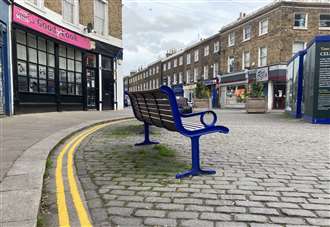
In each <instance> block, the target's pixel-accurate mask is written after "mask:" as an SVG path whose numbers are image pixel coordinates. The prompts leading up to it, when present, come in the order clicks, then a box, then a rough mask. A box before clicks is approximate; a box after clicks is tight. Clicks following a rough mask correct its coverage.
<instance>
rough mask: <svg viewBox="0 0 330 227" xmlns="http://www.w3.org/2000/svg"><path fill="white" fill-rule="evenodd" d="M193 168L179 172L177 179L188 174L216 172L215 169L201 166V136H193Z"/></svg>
mask: <svg viewBox="0 0 330 227" xmlns="http://www.w3.org/2000/svg"><path fill="white" fill-rule="evenodd" d="M191 161H192V168H191V170H188V171H185V172H183V173H178V174H177V175H176V179H180V178H183V177H187V176H197V175H205V174H215V173H216V172H215V171H214V170H204V169H201V167H200V159H199V136H195V137H191Z"/></svg>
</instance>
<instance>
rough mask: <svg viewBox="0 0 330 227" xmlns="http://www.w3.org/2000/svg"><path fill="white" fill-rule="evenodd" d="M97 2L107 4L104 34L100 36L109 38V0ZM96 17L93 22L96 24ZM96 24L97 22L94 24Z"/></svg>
mask: <svg viewBox="0 0 330 227" xmlns="http://www.w3.org/2000/svg"><path fill="white" fill-rule="evenodd" d="M96 1H101V2H103V3H104V4H105V9H104V16H105V18H104V27H103V33H104V34H100V35H104V36H107V35H109V5H108V0H96ZM96 1H95V0H94V1H93V3H94V4H93V7H94V12H95V11H96V9H95V8H96V7H95V2H96ZM94 19H95V17H93V22H94ZM94 23H95V22H94Z"/></svg>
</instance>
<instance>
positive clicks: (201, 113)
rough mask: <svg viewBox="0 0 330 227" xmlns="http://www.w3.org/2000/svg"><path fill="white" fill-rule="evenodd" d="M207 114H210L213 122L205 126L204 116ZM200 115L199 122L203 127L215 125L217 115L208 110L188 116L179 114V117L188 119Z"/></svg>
mask: <svg viewBox="0 0 330 227" xmlns="http://www.w3.org/2000/svg"><path fill="white" fill-rule="evenodd" d="M207 113H210V114H212V115H213V121H212V123H211V124H207V123H205V121H204V116H205V114H207ZM199 115H200V121H201V123H202V124H203V125H204V126H205V127H209V126H214V125H215V123H216V122H217V120H218V118H217V115H216V113H215V112H213V111H211V110H208V111H204V112H198V113H190V114H183V113H182V114H181V117H184V118H188V117H195V116H199Z"/></svg>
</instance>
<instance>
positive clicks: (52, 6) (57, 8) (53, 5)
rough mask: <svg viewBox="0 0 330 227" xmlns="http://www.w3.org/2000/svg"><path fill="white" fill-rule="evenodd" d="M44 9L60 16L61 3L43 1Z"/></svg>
mask: <svg viewBox="0 0 330 227" xmlns="http://www.w3.org/2000/svg"><path fill="white" fill-rule="evenodd" d="M44 4H45V7H46V8H48V9H51V10H53V11H54V12H56V13H58V14H62V1H59V0H45V2H44Z"/></svg>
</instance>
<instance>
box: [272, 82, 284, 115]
mask: <svg viewBox="0 0 330 227" xmlns="http://www.w3.org/2000/svg"><path fill="white" fill-rule="evenodd" d="M285 95H286V85H285V84H274V100H273V109H274V110H283V109H285Z"/></svg>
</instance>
